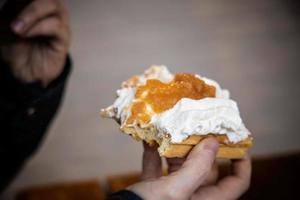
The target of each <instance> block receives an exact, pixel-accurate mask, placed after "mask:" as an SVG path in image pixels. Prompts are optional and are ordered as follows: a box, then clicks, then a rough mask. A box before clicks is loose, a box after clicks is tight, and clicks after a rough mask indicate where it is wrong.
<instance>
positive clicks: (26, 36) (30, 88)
mask: <svg viewBox="0 0 300 200" xmlns="http://www.w3.org/2000/svg"><path fill="white" fill-rule="evenodd" d="M1 5H3V1H2V2H0V6H1ZM12 10H13V11H14V12H12ZM0 14H1V19H0V36H1V38H0V82H1V84H0V87H1V90H2V92H1V95H0V109H1V113H0V123H1V125H2V132H1V135H0V137H1V138H0V156H1V165H0V177H1V178H0V191H2V190H3V189H4V188H5V187H6V186H7V185H8V183H9V182H10V181H11V180H12V179H13V177H14V176H15V175H16V174H17V172H18V171H19V170H20V169H21V168H22V166H23V164H24V163H25V162H26V160H27V159H28V158H29V157H30V156H31V155H32V154H33V153H34V152H35V150H36V149H37V148H38V146H39V144H40V142H41V140H42V139H43V136H44V135H45V132H46V129H47V127H48V126H49V123H50V122H51V120H52V119H53V117H54V115H55V113H56V111H57V109H58V107H59V104H60V101H61V99H62V96H63V92H64V87H65V84H66V80H67V77H68V75H69V73H70V67H71V64H70V59H69V58H68V49H69V45H70V28H69V19H68V13H67V11H66V9H65V7H64V5H63V3H61V1H59V0H35V1H28V0H27V1H26V0H19V1H18V0H14V1H12V0H10V1H9V3H8V1H7V2H6V4H4V6H2V10H1V13H0ZM5 23H7V24H6V26H5ZM3 24H4V25H3ZM2 25H3V26H2ZM3 27H4V28H3ZM5 27H8V29H5ZM144 149H145V150H144V155H143V179H142V181H141V182H139V183H136V184H134V185H132V186H130V187H128V188H127V190H123V191H120V192H118V193H116V194H112V195H111V196H110V197H109V199H111V200H112V199H142V198H144V199H236V198H238V197H239V196H240V195H241V194H242V193H243V192H244V191H245V190H246V189H247V188H248V186H249V180H250V173H251V165H250V160H249V158H248V157H246V158H244V159H241V160H237V161H233V165H232V167H233V174H232V175H230V176H228V177H226V178H224V179H222V180H219V181H217V178H218V176H217V171H216V169H214V167H213V163H214V160H215V156H216V152H217V149H218V143H217V142H216V141H215V140H213V139H207V140H204V141H203V142H201V143H200V144H198V145H197V146H196V147H195V148H194V149H193V151H192V152H191V153H190V154H189V156H188V157H187V158H186V160H184V159H169V160H168V164H169V173H170V174H169V175H168V176H161V171H162V170H161V167H162V166H161V158H160V157H159V155H158V153H157V151H156V149H155V148H153V147H148V146H147V145H144Z"/></svg>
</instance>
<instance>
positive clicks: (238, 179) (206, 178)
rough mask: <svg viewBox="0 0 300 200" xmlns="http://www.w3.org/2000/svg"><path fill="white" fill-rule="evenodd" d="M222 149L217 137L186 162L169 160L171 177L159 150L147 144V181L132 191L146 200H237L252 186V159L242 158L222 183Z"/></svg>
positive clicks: (232, 165) (145, 158) (130, 188)
mask: <svg viewBox="0 0 300 200" xmlns="http://www.w3.org/2000/svg"><path fill="white" fill-rule="evenodd" d="M218 146H219V144H218V142H217V141H216V140H215V139H213V138H208V139H205V140H203V141H202V142H201V143H199V144H198V145H196V146H195V147H194V148H193V150H192V151H191V152H190V154H189V155H188V157H187V158H186V159H168V160H167V163H168V165H169V166H168V167H169V175H167V176H162V163H161V158H160V157H159V155H158V153H157V150H156V149H155V148H153V147H149V146H148V145H144V154H143V174H142V178H143V181H141V182H139V183H137V184H135V185H132V186H130V187H128V189H129V190H131V191H133V192H135V193H136V194H138V195H140V196H141V197H142V198H144V199H156V200H160V199H165V200H168V199H170V200H185V199H192V200H196V199H198V200H208V199H209V200H219V199H222V200H233V199H237V198H238V197H240V196H241V195H242V194H243V193H244V192H245V191H246V190H247V189H248V187H249V184H250V177H251V161H250V157H249V156H248V155H246V156H245V157H244V158H242V159H239V160H232V161H231V168H232V173H231V174H230V175H228V176H226V177H224V178H222V179H221V180H218V172H217V167H216V165H215V164H214V163H215V162H214V161H215V158H216V153H217V150H218Z"/></svg>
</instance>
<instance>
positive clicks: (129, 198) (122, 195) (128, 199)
mask: <svg viewBox="0 0 300 200" xmlns="http://www.w3.org/2000/svg"><path fill="white" fill-rule="evenodd" d="M107 200H143V199H142V198H141V197H140V196H138V195H137V194H135V193H134V192H132V191H129V190H121V191H119V192H116V193H113V194H111V195H110V196H109V197H108V198H107Z"/></svg>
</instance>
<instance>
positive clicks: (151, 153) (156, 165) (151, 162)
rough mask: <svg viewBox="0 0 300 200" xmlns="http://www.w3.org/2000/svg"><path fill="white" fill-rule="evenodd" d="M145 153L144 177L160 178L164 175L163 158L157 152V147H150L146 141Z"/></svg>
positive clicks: (144, 178)
mask: <svg viewBox="0 0 300 200" xmlns="http://www.w3.org/2000/svg"><path fill="white" fill-rule="evenodd" d="M143 145H144V153H143V172H142V179H143V180H146V179H152V178H158V177H160V176H161V175H162V163H161V158H160V156H159V154H158V152H157V147H156V146H152V147H150V146H149V145H148V144H147V143H145V142H144V144H143Z"/></svg>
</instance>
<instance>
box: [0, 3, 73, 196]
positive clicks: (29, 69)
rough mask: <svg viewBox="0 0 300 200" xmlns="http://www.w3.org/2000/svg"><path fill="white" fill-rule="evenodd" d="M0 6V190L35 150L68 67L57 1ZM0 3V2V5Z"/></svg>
mask: <svg viewBox="0 0 300 200" xmlns="http://www.w3.org/2000/svg"><path fill="white" fill-rule="evenodd" d="M1 4H2V8H0V9H1V10H0V18H1V19H0V20H1V21H0V22H1V23H0V88H1V93H0V124H1V132H0V158H1V164H0V191H3V190H4V188H5V187H7V185H8V184H9V183H10V181H11V180H12V179H13V178H14V176H15V175H16V174H17V173H18V171H20V169H21V168H22V166H23V165H24V163H25V162H26V160H27V159H28V158H29V157H30V156H31V155H32V154H33V153H34V152H35V151H36V149H37V148H38V146H39V144H40V143H41V141H42V139H43V137H44V136H45V133H46V130H47V128H48V126H49V124H50V122H51V120H52V119H53V117H54V115H55V113H56V111H57V109H58V107H59V105H60V102H61V99H62V96H63V92H64V87H65V84H66V80H67V77H68V75H69V72H70V60H69V58H68V56H67V55H68V54H67V53H68V49H69V46H70V38H71V37H70V27H69V19H68V14H67V11H66V8H65V7H64V5H63V4H62V3H61V2H60V1H58V0H51V1H50V0H36V1H24V0H23V1H22V0H9V1H6V2H2V3H1ZM1 4H0V5H1Z"/></svg>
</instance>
